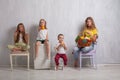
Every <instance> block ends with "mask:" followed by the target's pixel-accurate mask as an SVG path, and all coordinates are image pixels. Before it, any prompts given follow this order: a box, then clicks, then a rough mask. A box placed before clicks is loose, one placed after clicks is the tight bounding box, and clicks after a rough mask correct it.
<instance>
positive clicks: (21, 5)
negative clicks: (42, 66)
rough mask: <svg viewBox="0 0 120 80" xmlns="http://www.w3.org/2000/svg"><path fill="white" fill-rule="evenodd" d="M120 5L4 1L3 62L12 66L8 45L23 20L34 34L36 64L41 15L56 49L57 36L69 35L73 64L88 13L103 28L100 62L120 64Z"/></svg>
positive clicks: (0, 17)
mask: <svg viewBox="0 0 120 80" xmlns="http://www.w3.org/2000/svg"><path fill="white" fill-rule="evenodd" d="M119 8H120V0H0V65H9V50H8V49H7V45H8V44H11V43H13V33H14V31H15V29H16V25H17V24H18V23H20V22H23V23H24V25H25V28H26V31H27V32H28V33H29V34H30V45H31V49H30V52H31V64H33V58H32V56H33V43H34V42H35V38H36V35H37V32H36V31H37V30H36V29H37V27H38V23H39V20H40V19H41V18H44V19H46V21H47V27H48V29H49V39H50V44H51V47H52V48H53V46H54V44H55V42H56V41H57V35H58V34H59V33H63V34H64V35H65V41H66V42H67V43H68V48H69V50H68V52H67V53H68V58H69V65H72V63H73V56H72V54H71V52H72V48H73V47H74V46H75V42H74V39H75V37H76V36H77V34H78V32H79V30H80V28H81V27H82V26H83V24H84V20H85V18H86V17H88V16H92V17H93V18H94V20H95V23H96V26H97V28H98V30H99V43H98V49H97V59H98V63H120V47H119V44H120V37H119V29H120V24H119V21H120V11H119ZM51 50H52V49H51ZM51 52H52V54H54V53H53V50H52V51H51ZM21 59H22V63H23V62H24V63H25V61H24V60H25V59H24V58H21Z"/></svg>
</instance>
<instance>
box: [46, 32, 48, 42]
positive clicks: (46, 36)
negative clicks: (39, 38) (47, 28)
mask: <svg viewBox="0 0 120 80" xmlns="http://www.w3.org/2000/svg"><path fill="white" fill-rule="evenodd" d="M46 40H47V41H48V33H47V35H46Z"/></svg>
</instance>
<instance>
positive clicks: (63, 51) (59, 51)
mask: <svg viewBox="0 0 120 80" xmlns="http://www.w3.org/2000/svg"><path fill="white" fill-rule="evenodd" d="M59 45H60V43H59V42H58V43H57V44H56V47H58V46H59ZM65 45H66V43H65ZM57 53H59V54H66V50H65V49H64V47H62V46H61V47H59V49H58V50H57Z"/></svg>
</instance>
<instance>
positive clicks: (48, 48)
mask: <svg viewBox="0 0 120 80" xmlns="http://www.w3.org/2000/svg"><path fill="white" fill-rule="evenodd" d="M45 46H46V50H47V57H48V59H50V45H49V42H48V41H47V40H45Z"/></svg>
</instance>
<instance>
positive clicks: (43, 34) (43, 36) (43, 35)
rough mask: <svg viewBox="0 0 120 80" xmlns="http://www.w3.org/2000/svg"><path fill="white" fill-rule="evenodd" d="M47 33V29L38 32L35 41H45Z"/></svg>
mask: <svg viewBox="0 0 120 80" xmlns="http://www.w3.org/2000/svg"><path fill="white" fill-rule="evenodd" d="M47 33H48V31H47V29H44V30H40V31H39V32H38V35H37V40H45V39H46V36H47Z"/></svg>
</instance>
